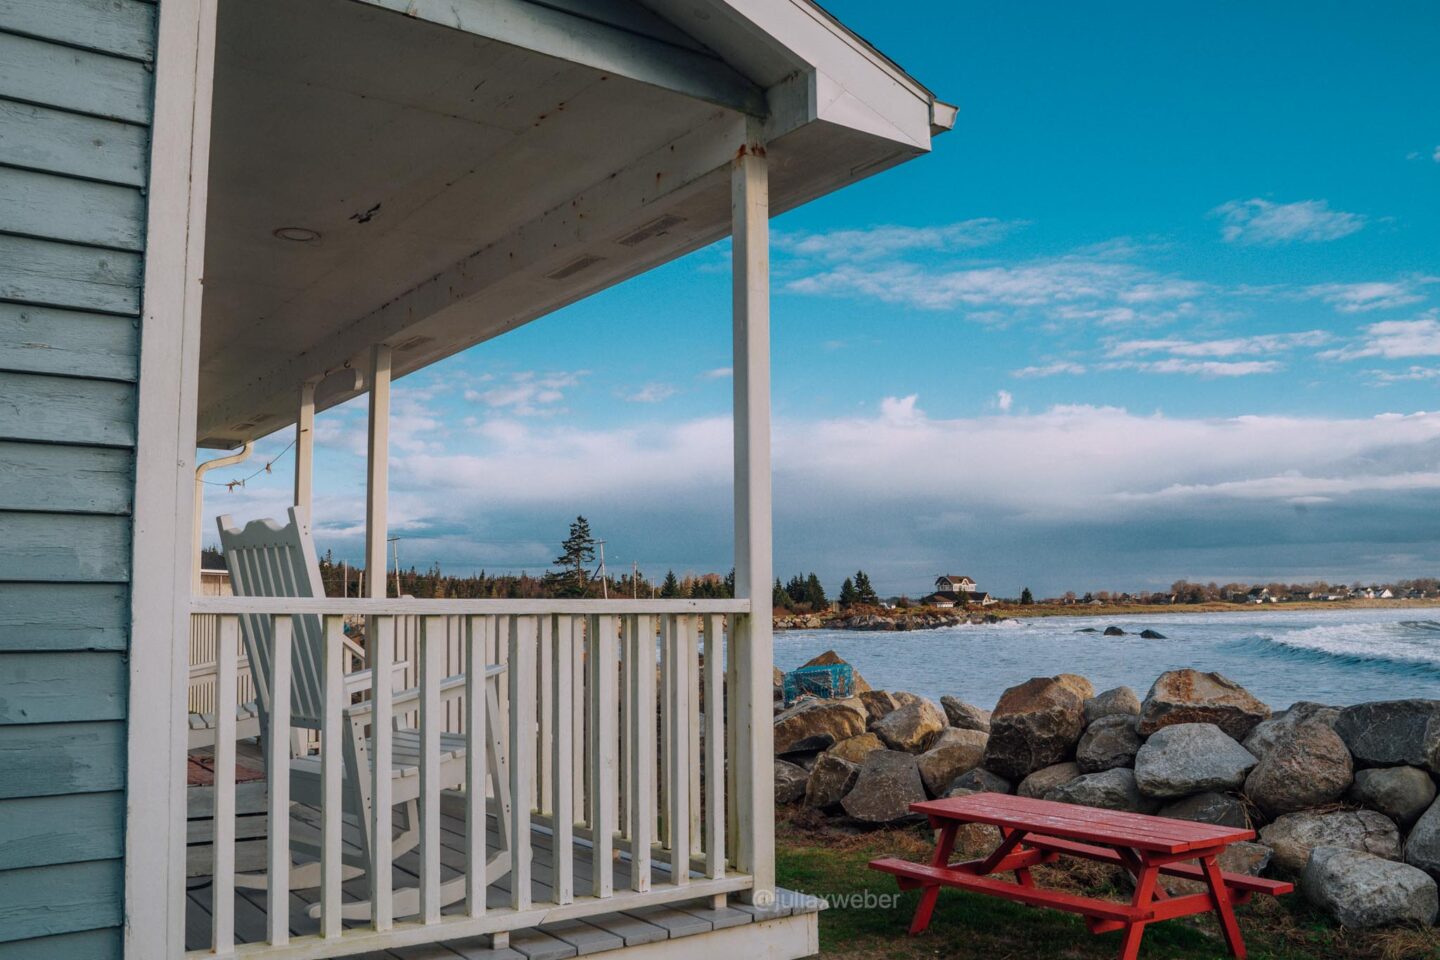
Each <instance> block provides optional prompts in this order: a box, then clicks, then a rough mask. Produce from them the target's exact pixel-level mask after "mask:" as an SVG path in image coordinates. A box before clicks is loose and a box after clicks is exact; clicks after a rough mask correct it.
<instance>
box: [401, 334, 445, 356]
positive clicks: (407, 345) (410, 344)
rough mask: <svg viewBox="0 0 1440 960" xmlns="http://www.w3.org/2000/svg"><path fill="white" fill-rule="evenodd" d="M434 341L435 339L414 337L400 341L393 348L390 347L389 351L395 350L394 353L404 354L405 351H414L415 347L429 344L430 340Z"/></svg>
mask: <svg viewBox="0 0 1440 960" xmlns="http://www.w3.org/2000/svg"><path fill="white" fill-rule="evenodd" d="M434 339H435V338H434V337H421V336H414V337H411V338H410V339H408V340H401V341H400V342H399V343H397V344H395V346H394V347H392V348H391V349H392V350H396V351H398V352H400V353H404V352H406V351H408V350H414V349H415V348H416V347H419V346H421V345H422V344H426V343H429V342H430V341H431V340H434Z"/></svg>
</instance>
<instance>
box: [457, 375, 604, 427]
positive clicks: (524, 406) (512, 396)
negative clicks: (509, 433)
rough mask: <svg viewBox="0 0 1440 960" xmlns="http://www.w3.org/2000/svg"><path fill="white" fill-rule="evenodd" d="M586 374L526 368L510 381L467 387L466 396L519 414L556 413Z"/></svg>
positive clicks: (473, 401)
mask: <svg viewBox="0 0 1440 960" xmlns="http://www.w3.org/2000/svg"><path fill="white" fill-rule="evenodd" d="M585 373H586V371H584V370H577V371H573V372H568V373H567V372H557V373H543V374H541V373H535V372H533V371H524V372H521V373H515V374H511V376H510V378H509V380H508V381H507V382H505V383H503V384H501V385H500V386H497V387H490V388H488V389H484V390H479V389H474V388H471V389H469V390H466V391H465V399H466V400H468V401H470V402H471V403H483V404H485V405H486V406H488V407H492V408H496V409H501V410H505V411H507V412H509V413H512V414H515V415H519V416H535V415H541V414H550V413H555V412H558V406H557V405H558V404H559V403H560V402H561V401H562V400H564V399H565V391H566V390H567V389H569V388H570V387H574V386H577V385H578V384H579V383H580V378H581V377H583V376H584V375H585Z"/></svg>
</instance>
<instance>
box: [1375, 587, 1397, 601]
mask: <svg viewBox="0 0 1440 960" xmlns="http://www.w3.org/2000/svg"><path fill="white" fill-rule="evenodd" d="M1375 599H1376V600H1394V599H1395V591H1394V590H1391V589H1390V588H1389V587H1385V588H1384V589H1382V590H1381V591H1380V592H1379V593H1377V594H1375Z"/></svg>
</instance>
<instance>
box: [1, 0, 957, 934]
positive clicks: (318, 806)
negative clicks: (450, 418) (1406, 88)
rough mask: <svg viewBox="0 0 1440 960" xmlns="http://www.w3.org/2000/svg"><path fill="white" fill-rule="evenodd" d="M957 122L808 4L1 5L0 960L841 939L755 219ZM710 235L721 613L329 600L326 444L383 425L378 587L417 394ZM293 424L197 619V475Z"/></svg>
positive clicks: (883, 164)
mask: <svg viewBox="0 0 1440 960" xmlns="http://www.w3.org/2000/svg"><path fill="white" fill-rule="evenodd" d="M954 115H955V110H954V108H953V107H950V106H947V105H946V104H945V103H943V102H940V101H938V100H937V99H936V98H935V97H934V95H932V94H931V93H930V92H929V91H928V90H927V89H926V88H925V87H924V86H922V85H921V84H920V83H919V82H917V81H916V80H915V79H914V78H912V77H910V76H909V75H908V74H906V73H905V72H904V71H903V70H901V69H900V68H899V67H898V66H897V65H896V64H895V63H893V62H892V61H891V60H889V59H887V58H886V57H885V56H884V55H883V54H881V53H880V52H879V51H878V50H876V49H875V48H874V47H872V46H870V45H869V44H868V43H866V42H865V41H863V40H862V39H860V38H859V37H857V36H856V35H855V34H854V33H852V32H851V31H849V30H847V29H846V28H845V26H844V25H843V24H841V23H839V22H837V21H836V20H835V19H834V18H833V17H831V16H829V15H828V14H827V13H826V12H825V11H824V10H823V9H821V7H820V6H819V5H817V4H816V3H813V2H811V0H544V2H540V0H159V2H158V3H157V2H154V0H0V958H4V960H20V958H25V960H29V958H45V960H82V958H84V960H101V958H118V957H124V958H127V960H157V958H179V957H182V956H194V957H201V956H207V957H208V956H219V957H253V958H269V957H275V958H281V957H284V958H294V960H299V958H320V957H338V956H357V955H365V956H373V957H399V958H404V957H410V958H416V957H422V956H423V957H442V956H443V957H453V956H492V957H497V958H498V957H502V956H503V957H513V956H516V955H523V956H528V957H537V958H538V957H546V958H551V957H553V958H559V957H566V956H574V955H577V954H578V953H591V952H602V951H608V952H613V953H616V954H619V953H621V952H623V953H626V954H633V955H635V956H637V957H638V956H640V955H642V954H644V955H647V956H655V957H662V956H677V955H681V953H682V952H683V953H684V955H692V954H693V955H695V956H703V957H714V956H721V955H725V956H730V957H733V956H757V957H767V958H776V960H783V958H787V957H794V956H801V955H804V954H807V953H811V952H813V951H814V950H815V948H816V939H815V938H816V923H817V920H816V915H815V912H814V909H813V908H814V906H815V904H813V903H812V902H810V901H808V900H807V899H805V898H803V897H801V896H799V895H796V894H791V893H788V892H786V891H779V890H777V888H776V885H775V867H774V852H773V850H774V824H773V809H772V789H773V788H772V775H771V770H772V748H771V736H770V730H771V636H770V615H769V614H770V611H769V596H770V589H771V583H772V579H773V575H772V571H771V524H770V425H769V382H770V356H769V324H770V306H769V282H770V278H769V255H768V221H769V218H770V217H771V216H772V215H773V214H775V213H777V212H781V211H784V210H787V209H790V208H792V207H795V206H797V205H799V204H802V203H805V202H806V201H809V200H812V199H815V198H817V197H820V196H823V195H824V194H827V193H829V192H831V191H834V190H837V189H840V188H842V187H845V186H847V185H849V184H851V183H853V182H856V181H858V180H861V179H863V178H865V177H868V176H871V175H872V174H877V173H880V172H882V171H884V170H886V169H888V168H889V167H892V166H895V165H896V164H899V163H902V162H904V161H906V160H909V159H912V158H914V157H917V156H920V155H922V154H924V153H926V152H927V151H928V150H929V149H930V144H931V138H932V136H934V135H935V134H937V133H939V132H941V131H943V130H945V129H947V128H949V127H950V126H951V124H952V122H953V120H954ZM726 236H730V237H732V238H733V257H734V259H733V271H734V285H733V317H734V390H735V393H734V397H735V401H734V402H735V408H734V414H735V421H734V422H735V430H734V444H735V486H734V497H735V500H734V513H735V569H736V593H737V597H736V598H735V599H733V600H706V601H681V600H671V601H665V600H643V601H630V600H613V601H603V600H569V601H559V600H555V601H504V600H495V601H488V600H483V601H441V600H435V601H426V600H403V599H387V598H386V597H385V596H384V595H383V587H384V584H383V579H381V578H376V579H377V580H379V581H380V582H379V583H378V586H379V588H380V590H381V591H382V592H381V593H380V594H378V595H374V596H371V597H367V598H347V599H338V600H337V599H326V598H324V597H323V596H318V595H315V591H313V590H311V589H310V588H309V586H307V583H308V581H307V576H306V573H307V570H306V557H307V554H306V550H307V549H309V540H308V510H309V505H310V484H311V477H310V472H311V464H312V462H313V461H312V443H313V436H314V431H313V421H314V417H315V414H316V412H317V411H320V410H324V409H326V408H329V407H332V406H334V405H335V404H338V403H341V402H343V401H345V400H348V399H350V398H352V397H355V396H358V395H361V394H367V395H368V397H369V410H370V431H369V472H368V478H369V484H368V509H367V530H368V537H367V539H368V564H367V566H368V567H369V568H370V569H372V570H378V569H383V568H384V566H385V563H384V550H385V541H386V532H387V523H386V508H387V454H388V430H389V403H390V384H391V381H392V380H393V378H395V377H398V376H403V375H404V374H407V373H410V372H413V371H415V370H418V369H420V368H422V367H424V366H426V365H428V364H431V363H434V362H435V361H437V360H440V359H442V358H444V357H447V356H450V355H452V354H454V353H456V352H457V351H460V350H463V349H465V348H467V347H469V346H472V345H474V344H476V343H479V342H481V341H484V340H487V339H490V338H493V337H497V336H500V335H502V334H504V333H505V332H506V331H508V330H511V329H513V328H515V327H517V326H520V325H521V324H524V323H527V322H529V321H531V320H534V319H536V318H537V317H540V316H543V315H545V314H546V313H549V312H551V311H553V310H555V309H557V308H559V307H561V306H564V305H566V304H569V303H572V302H574V301H576V300H579V299H581V298H583V297H586V296H589V295H590V294H592V293H595V292H597V291H599V290H602V289H604V288H606V287H608V286H610V285H612V284H616V283H619V282H621V281H623V280H625V279H627V278H629V277H632V276H635V275H636V274H639V273H643V272H645V271H647V270H649V269H651V268H653V267H655V266H658V265H660V264H663V263H665V262H667V261H670V260H672V259H674V258H676V257H679V256H681V255H683V254H685V253H687V252H690V251H693V250H695V249H697V248H699V247H702V246H704V245H706V244H709V243H712V242H714V241H716V240H719V239H721V238H724V237H726ZM657 316H663V311H662V312H660V313H658V314H657ZM666 321H667V322H668V321H669V318H668V317H666ZM292 429H293V430H294V431H295V435H296V440H297V448H296V449H297V457H296V475H295V507H296V509H295V511H294V512H293V514H292V516H293V518H294V521H293V522H290V519H289V518H287V517H275V518H270V519H271V520H273V521H274V523H273V524H271V525H269V526H268V527H267V526H265V525H256V524H250V525H249V526H246V522H247V521H252V520H259V519H260V518H251V517H240V518H235V520H234V524H235V528H234V532H233V536H232V535H231V534H227V537H230V539H229V541H228V542H229V543H230V545H231V549H232V553H231V556H230V558H229V562H230V565H231V572H232V574H234V573H236V572H237V569H238V570H240V572H241V574H242V580H244V581H245V582H244V583H241V584H239V585H240V586H242V587H245V589H243V590H242V589H237V590H236V593H237V594H240V595H238V596H215V595H206V593H205V591H202V590H200V589H197V587H196V585H195V584H194V583H193V582H192V566H193V548H192V543H193V538H194V536H195V531H196V524H197V520H196V517H195V502H194V489H195V470H196V451H197V448H207V447H208V448H220V449H222V450H223V449H234V448H237V447H241V446H242V445H243V444H245V443H246V442H247V441H250V440H253V439H255V438H257V437H262V436H265V435H268V434H271V433H274V432H276V431H280V430H292ZM198 522H199V523H200V524H203V525H204V527H203V528H204V529H208V530H213V529H214V524H215V518H214V517H202V518H200V519H199V520H198ZM242 528H243V529H242ZM272 528H273V530H274V531H278V532H274V533H273V535H272V532H271V530H272ZM272 536H273V542H271V540H267V538H271V537H272ZM237 563H238V564H242V567H240V568H237V566H236V564H237ZM247 563H248V564H252V565H251V566H249V567H244V566H243V564H247ZM286 564H289V565H288V566H287V565H286ZM247 594H248V595H247ZM752 601H753V604H754V606H753V607H752ZM347 619H348V620H350V621H351V622H357V621H361V620H363V622H365V623H366V624H367V631H366V632H367V634H368V636H369V637H370V638H371V639H370V640H369V641H368V643H367V646H366V648H364V649H360V650H359V651H358V653H357V648H356V647H355V646H354V645H353V644H347V643H346V642H345V638H344V636H343V634H342V625H343V622H344V621H345V620H347ZM657 637H658V638H659V642H658V646H657V643H656V638H657ZM195 638H198V639H197V642H200V641H203V643H202V644H201V645H204V646H206V649H208V650H209V651H210V653H209V656H211V657H212V662H213V663H214V668H213V669H214V671H215V680H214V682H213V684H212V686H211V688H210V689H211V690H212V691H213V698H214V711H213V715H212V718H211V720H210V721H209V724H208V726H205V727H203V728H202V729H200V730H199V731H198V732H197V730H196V729H194V728H193V727H192V724H191V722H190V718H189V710H188V709H187V692H188V689H189V682H190V662H189V661H190V660H191V659H192V657H191V647H192V639H195ZM657 650H658V653H657ZM240 664H244V665H248V666H251V667H256V669H254V670H246V671H245V673H246V674H247V679H246V682H247V683H248V682H253V683H254V684H255V686H254V687H253V692H254V694H255V696H256V698H257V701H258V704H259V706H258V707H252V708H250V712H249V713H246V712H245V708H244V706H243V705H242V704H241V703H239V702H237V701H238V700H241V699H244V698H245V697H247V696H249V691H251V690H252V687H248V686H244V685H243V684H242V683H240V682H239V681H238V680H237V673H236V671H237V665H240ZM657 667H658V677H657V669H656V668H657ZM252 673H253V675H254V676H253V677H252V676H249V675H250V674H252ZM452 675H453V677H452ZM387 676H393V677H394V678H395V679H394V681H393V682H389V683H384V684H381V685H378V686H377V684H376V683H375V682H374V679H373V678H376V677H387ZM237 690H238V691H240V693H239V695H238V696H237V693H236V691H237ZM381 691H383V692H384V693H385V695H383V696H380V695H377V694H378V693H379V692H381ZM657 712H658V716H659V718H660V723H659V729H658V730H657V724H656V723H655V722H654V718H655V717H656V715H657ZM237 716H239V717H241V718H248V719H247V720H246V726H248V727H251V728H255V729H258V730H259V731H260V733H261V737H260V738H259V741H258V743H257V741H254V740H247V739H245V738H244V737H245V734H246V732H247V731H246V730H245V729H241V730H239V731H237V722H236V718H237ZM256 724H258V727H256ZM249 732H251V733H253V729H252V730H250V731H249ZM247 762H248V763H249V764H250V765H249V766H246V763H247ZM287 768H288V769H289V771H290V775H288V776H287V775H285V771H286V770H287ZM197 770H199V771H203V772H205V775H204V776H199V779H198V782H197V777H196V771H197ZM257 770H258V771H259V772H258V773H256V771H257ZM267 771H268V772H267ZM251 774H254V775H253V776H252V775H251ZM237 781H238V782H237ZM678 937H686V938H687V939H686V941H685V943H683V944H676V943H674V941H675V939H676V938H678ZM442 944H443V946H442Z"/></svg>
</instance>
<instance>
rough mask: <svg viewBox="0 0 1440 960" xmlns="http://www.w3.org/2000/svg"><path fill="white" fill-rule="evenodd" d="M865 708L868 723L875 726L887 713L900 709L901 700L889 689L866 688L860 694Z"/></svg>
mask: <svg viewBox="0 0 1440 960" xmlns="http://www.w3.org/2000/svg"><path fill="white" fill-rule="evenodd" d="M858 696H859V697H860V703H861V705H862V706H863V707H864V708H865V717H866V723H867V725H869V726H872V727H873V726H875V724H877V723H879V722H880V721H881V720H883V719H884V718H885V717H886V716H887V715H889V714H891V713H894V712H895V711H896V710H899V709H900V701H899V700H896V699H895V695H894V694H893V693H891V692H890V691H888V690H866V691H865V692H864V693H861V694H859V695H858Z"/></svg>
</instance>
